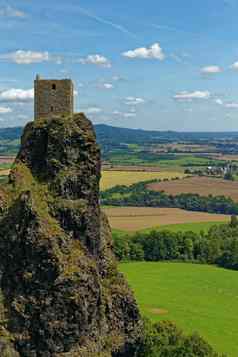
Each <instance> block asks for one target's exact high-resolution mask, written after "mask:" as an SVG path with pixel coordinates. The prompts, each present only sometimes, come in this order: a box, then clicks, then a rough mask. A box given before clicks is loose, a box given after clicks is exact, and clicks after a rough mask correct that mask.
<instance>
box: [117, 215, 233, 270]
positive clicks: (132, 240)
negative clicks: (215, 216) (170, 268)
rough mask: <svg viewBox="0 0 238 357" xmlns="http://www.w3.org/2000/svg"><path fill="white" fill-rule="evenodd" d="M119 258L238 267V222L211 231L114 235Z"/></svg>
mask: <svg viewBox="0 0 238 357" xmlns="http://www.w3.org/2000/svg"><path fill="white" fill-rule="evenodd" d="M113 238H114V252H115V255H116V256H117V258H118V260H124V261H127V260H135V261H142V260H145V261H166V260H167V261H168V260H169V261H172V260H175V261H189V262H197V263H208V264H217V265H218V266H221V267H224V268H228V269H234V270H238V224H237V220H236V219H235V218H233V219H232V222H231V224H227V225H218V226H213V227H212V228H211V229H210V230H209V232H208V233H204V232H201V233H199V234H198V233H194V232H177V233H175V232H170V231H155V230H154V231H151V232H149V233H136V234H135V235H133V236H126V235H125V236H123V235H121V234H114V235H113Z"/></svg>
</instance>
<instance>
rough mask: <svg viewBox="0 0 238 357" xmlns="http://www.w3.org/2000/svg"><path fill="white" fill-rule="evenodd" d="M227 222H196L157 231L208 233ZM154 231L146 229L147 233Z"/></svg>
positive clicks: (160, 228) (164, 227)
mask: <svg viewBox="0 0 238 357" xmlns="http://www.w3.org/2000/svg"><path fill="white" fill-rule="evenodd" d="M225 223H227V222H195V223H180V224H169V225H165V226H160V227H158V228H155V229H156V230H160V231H163V230H169V231H171V232H187V231H192V232H195V233H200V232H201V231H204V232H208V231H209V229H210V228H211V227H212V226H216V225H220V224H225ZM151 230H153V228H152V229H151V228H150V229H146V230H145V232H150V231H151Z"/></svg>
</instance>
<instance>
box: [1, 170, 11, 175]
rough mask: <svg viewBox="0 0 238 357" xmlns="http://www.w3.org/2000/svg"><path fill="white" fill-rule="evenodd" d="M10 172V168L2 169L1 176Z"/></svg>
mask: <svg viewBox="0 0 238 357" xmlns="http://www.w3.org/2000/svg"><path fill="white" fill-rule="evenodd" d="M9 173H10V170H5V169H4V170H0V176H8V175H9Z"/></svg>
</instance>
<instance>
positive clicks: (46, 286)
mask: <svg viewBox="0 0 238 357" xmlns="http://www.w3.org/2000/svg"><path fill="white" fill-rule="evenodd" d="M99 180H100V152H99V149H98V146H97V145H96V142H95V135H94V131H93V128H92V125H91V123H90V122H89V121H88V120H87V119H86V118H85V116H84V115H83V114H76V115H74V116H73V117H72V118H64V117H55V118H54V117H52V118H51V119H50V120H48V121H47V120H42V121H38V122H34V123H29V124H28V125H27V126H26V128H25V130H24V133H23V136H22V144H21V149H20V152H19V154H18V156H17V158H16V161H15V164H14V168H13V169H12V171H11V174H10V177H9V184H8V185H7V187H5V188H4V190H2V192H1V194H0V199H1V205H0V211H1V222H0V269H1V287H2V299H1V301H0V312H1V310H2V311H3V313H2V314H0V315H1V324H0V326H1V327H0V351H1V346H2V349H3V351H4V349H5V352H2V354H1V356H4V354H3V353H8V354H6V356H12V357H17V356H24V357H38V356H39V357H50V356H55V357H57V356H62V357H71V356H72V357H74V356H75V357H76V356H83V357H87V356H133V353H134V352H133V351H134V347H133V346H134V345H135V344H136V340H137V338H138V336H139V334H140V317H139V313H138V309H137V306H136V303H135V300H134V298H133V295H132V293H131V291H130V290H129V288H128V286H127V284H126V282H125V280H124V278H123V277H122V276H121V275H120V274H119V273H118V272H117V268H116V263H115V260H114V257H113V255H112V251H111V244H112V241H111V232H110V228H109V226H108V222H107V218H106V217H105V216H104V215H103V214H102V212H101V211H100V207H99Z"/></svg>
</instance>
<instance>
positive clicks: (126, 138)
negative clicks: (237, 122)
mask: <svg viewBox="0 0 238 357" xmlns="http://www.w3.org/2000/svg"><path fill="white" fill-rule="evenodd" d="M94 127H95V131H96V135H97V140H98V142H99V143H100V144H102V145H103V144H114V145H115V144H119V143H152V142H157V143H158V142H174V141H206V140H213V141H214V140H237V139H238V132H177V131H156V130H143V129H128V128H119V127H114V126H110V125H105V124H97V125H95V126H94ZM22 130H23V128H21V127H14V128H2V129H0V140H15V139H19V138H20V136H21V133H22Z"/></svg>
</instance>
